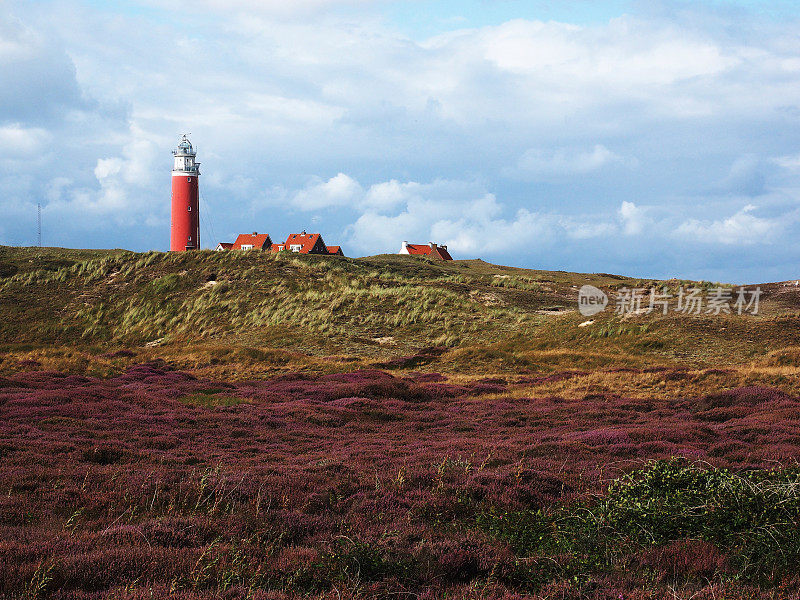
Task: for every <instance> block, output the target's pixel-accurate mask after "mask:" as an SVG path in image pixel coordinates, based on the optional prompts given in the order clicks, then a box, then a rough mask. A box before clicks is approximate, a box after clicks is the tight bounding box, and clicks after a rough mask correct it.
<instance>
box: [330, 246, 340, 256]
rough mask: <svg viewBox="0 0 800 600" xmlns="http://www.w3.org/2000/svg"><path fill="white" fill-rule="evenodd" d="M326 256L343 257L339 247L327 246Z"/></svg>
mask: <svg viewBox="0 0 800 600" xmlns="http://www.w3.org/2000/svg"><path fill="white" fill-rule="evenodd" d="M328 254H338V255H339V256H344V252H342V247H341V246H328Z"/></svg>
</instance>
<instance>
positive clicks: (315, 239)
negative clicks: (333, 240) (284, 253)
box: [284, 231, 327, 254]
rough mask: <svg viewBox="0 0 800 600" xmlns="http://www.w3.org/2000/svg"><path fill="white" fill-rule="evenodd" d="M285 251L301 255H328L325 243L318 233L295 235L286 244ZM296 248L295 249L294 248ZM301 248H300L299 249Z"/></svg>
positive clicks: (287, 239)
mask: <svg viewBox="0 0 800 600" xmlns="http://www.w3.org/2000/svg"><path fill="white" fill-rule="evenodd" d="M284 246H285V249H286V250H289V251H290V252H299V253H300V254H309V253H314V254H327V249H326V246H325V242H324V241H322V236H321V235H320V234H318V233H306V232H305V231H304V232H303V233H293V234H291V235H290V236H289V237H288V238H286V242H285V243H284ZM293 246H294V247H293ZM298 246H299V248H298Z"/></svg>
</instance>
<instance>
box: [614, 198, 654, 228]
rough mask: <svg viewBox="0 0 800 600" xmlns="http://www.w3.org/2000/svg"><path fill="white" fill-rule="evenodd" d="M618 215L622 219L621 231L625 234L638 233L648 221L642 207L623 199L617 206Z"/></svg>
mask: <svg viewBox="0 0 800 600" xmlns="http://www.w3.org/2000/svg"><path fill="white" fill-rule="evenodd" d="M619 217H620V220H621V221H622V231H623V233H624V234H625V235H639V234H640V233H642V232H643V231H644V228H645V226H646V225H648V224H649V222H650V221H649V219H648V218H647V216H646V215H645V210H644V209H642V208H639V207H638V206H636V205H635V204H634V203H633V202H627V201H623V203H622V205H621V206H620V207H619Z"/></svg>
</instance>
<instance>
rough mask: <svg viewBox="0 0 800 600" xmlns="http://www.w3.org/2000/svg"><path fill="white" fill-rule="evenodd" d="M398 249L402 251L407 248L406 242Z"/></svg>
mask: <svg viewBox="0 0 800 600" xmlns="http://www.w3.org/2000/svg"><path fill="white" fill-rule="evenodd" d="M400 248H401V249H402V250H405V249H406V248H408V242H406V241H403V245H402V246H400Z"/></svg>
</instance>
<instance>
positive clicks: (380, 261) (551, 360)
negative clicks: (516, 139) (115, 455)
mask: <svg viewBox="0 0 800 600" xmlns="http://www.w3.org/2000/svg"><path fill="white" fill-rule="evenodd" d="M584 284H590V285H593V286H597V287H598V288H601V289H603V290H606V291H607V292H608V293H609V294H613V293H614V292H615V291H616V290H619V289H621V288H625V287H628V288H630V287H640V288H641V287H643V288H647V287H650V286H655V285H659V286H661V285H673V286H674V285H677V284H691V285H698V286H704V287H706V288H708V287H710V286H711V285H713V284H710V283H709V282H676V281H669V282H659V281H649V280H640V279H634V278H630V277H625V276H621V275H613V274H607V273H602V274H581V273H569V272H563V271H541V270H532V269H522V268H517V267H504V266H500V265H493V264H490V263H486V262H484V261H481V260H463V261H452V262H441V261H430V260H425V259H420V258H415V257H410V256H400V255H378V256H370V257H364V258H344V257H328V256H311V255H309V256H299V255H295V254H288V253H284V254H277V255H272V254H266V253H260V252H213V251H199V252H190V253H173V254H170V253H162V252H147V253H135V252H130V251H126V250H70V249H59V248H14V247H0V316H1V317H2V318H1V319H0V336H2V339H3V344H2V349H3V351H4V352H5V353H6V354H8V355H14V356H22V355H23V354H24V353H26V352H28V353H29V352H41V351H42V349H49V350H48V351H49V352H54V350H53V349H55V348H65V347H69V348H74V349H81V348H82V349H86V352H88V354H89V355H91V356H94V355H99V354H108V353H109V352H113V351H115V350H119V349H138V350H137V351H138V352H139V353H141V354H142V355H146V356H151V355H152V356H171V357H172V358H173V359H175V358H177V357H180V358H181V359H182V360H184V363H183V364H184V365H185V366H186V365H189V366H191V365H201V364H202V365H206V366H208V365H216V364H224V363H225V361H226V360H228V359H230V357H231V356H233V355H240V354H241V353H242V352H250V353H251V354H252V356H253V357H262V358H261V359H257V358H253V360H252V361H251V362H253V363H259V362H260V363H263V365H265V366H264V367H263V368H264V369H265V372H273V371H274V370H275V369H276V368H280V367H279V366H276V365H281V364H283V365H297V364H302V365H303V366H304V367H308V366H309V365H313V367H314V368H316V369H320V370H325V369H326V368H327V367H326V365H327V364H335V365H336V368H341V367H342V365H344V364H347V363H354V364H355V365H363V364H374V363H386V362H387V361H398V360H400V362H399V363H396V364H404V363H403V362H402V359H403V358H404V357H414V356H417V355H419V353H423V354H424V355H425V356H426V357H427V358H422V359H415V360H416V362H417V363H420V362H421V363H426V362H431V361H434V360H435V361H436V362H437V365H438V367H439V368H445V369H449V370H452V371H461V372H469V371H471V370H474V369H478V370H485V371H489V372H503V371H506V370H509V369H515V370H530V371H540V370H549V369H554V368H566V367H569V368H575V369H580V368H586V369H594V368H597V367H604V366H605V367H609V368H612V367H617V368H619V367H643V366H651V367H652V366H653V365H666V366H676V365H677V366H683V367H691V368H699V367H707V366H713V365H715V364H718V363H720V362H724V363H726V364H749V363H750V362H752V361H753V360H757V359H760V358H761V357H765V356H771V353H773V354H774V353H778V354H781V353H783V354H787V353H788V355H791V356H794V350H792V348H793V347H794V346H800V317H799V316H798V310H799V309H800V291H798V288H797V287H796V286H791V285H785V284H769V285H764V286H762V287H763V288H764V294H763V296H762V302H761V305H760V312H759V314H758V315H749V314H748V315H736V314H733V315H725V314H722V315H705V314H701V315H692V316H687V315H681V314H676V313H670V314H668V315H662V314H660V313H658V312H655V313H653V314H635V315H625V316H620V315H616V314H614V312H613V311H612V310H606V311H604V312H603V313H601V314H599V315H596V316H593V317H591V318H587V317H583V316H582V315H581V314H579V312H578V311H577V290H578V289H579V288H580V286H582V285H584ZM431 348H436V349H438V350H437V351H435V352H434V354H435V358H433V356H434V354H431V350H430V349H431ZM787 348H788V349H789V350H786V349H787ZM426 352H427V353H428V354H425V353H426ZM190 356H198V357H199V356H202V357H204V358H202V359H201V358H197V359H195V360H193V361H191V360H189V359H188V358H187V357H190ZM266 356H269V357H270V359H269V360H266V359H265V358H264V357H266ZM225 357H228V359H226V358H225ZM770 360H771V359H770ZM775 360H783V361H784V362H785V361H786V360H789V361H790V362H791V361H793V360H794V359H793V358H790V359H785V358H782V359H775ZM187 361H188V362H187ZM7 362H8V361H7ZM90 362H91V360H90ZM414 362H415V361H414V360H412V361H410V362H409V363H408V364H409V365H411V364H413V363H414ZM267 365H268V366H267ZM254 368H255V367H254ZM286 368H288V367H286ZM251 372H252V371H251V370H245V373H251Z"/></svg>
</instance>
